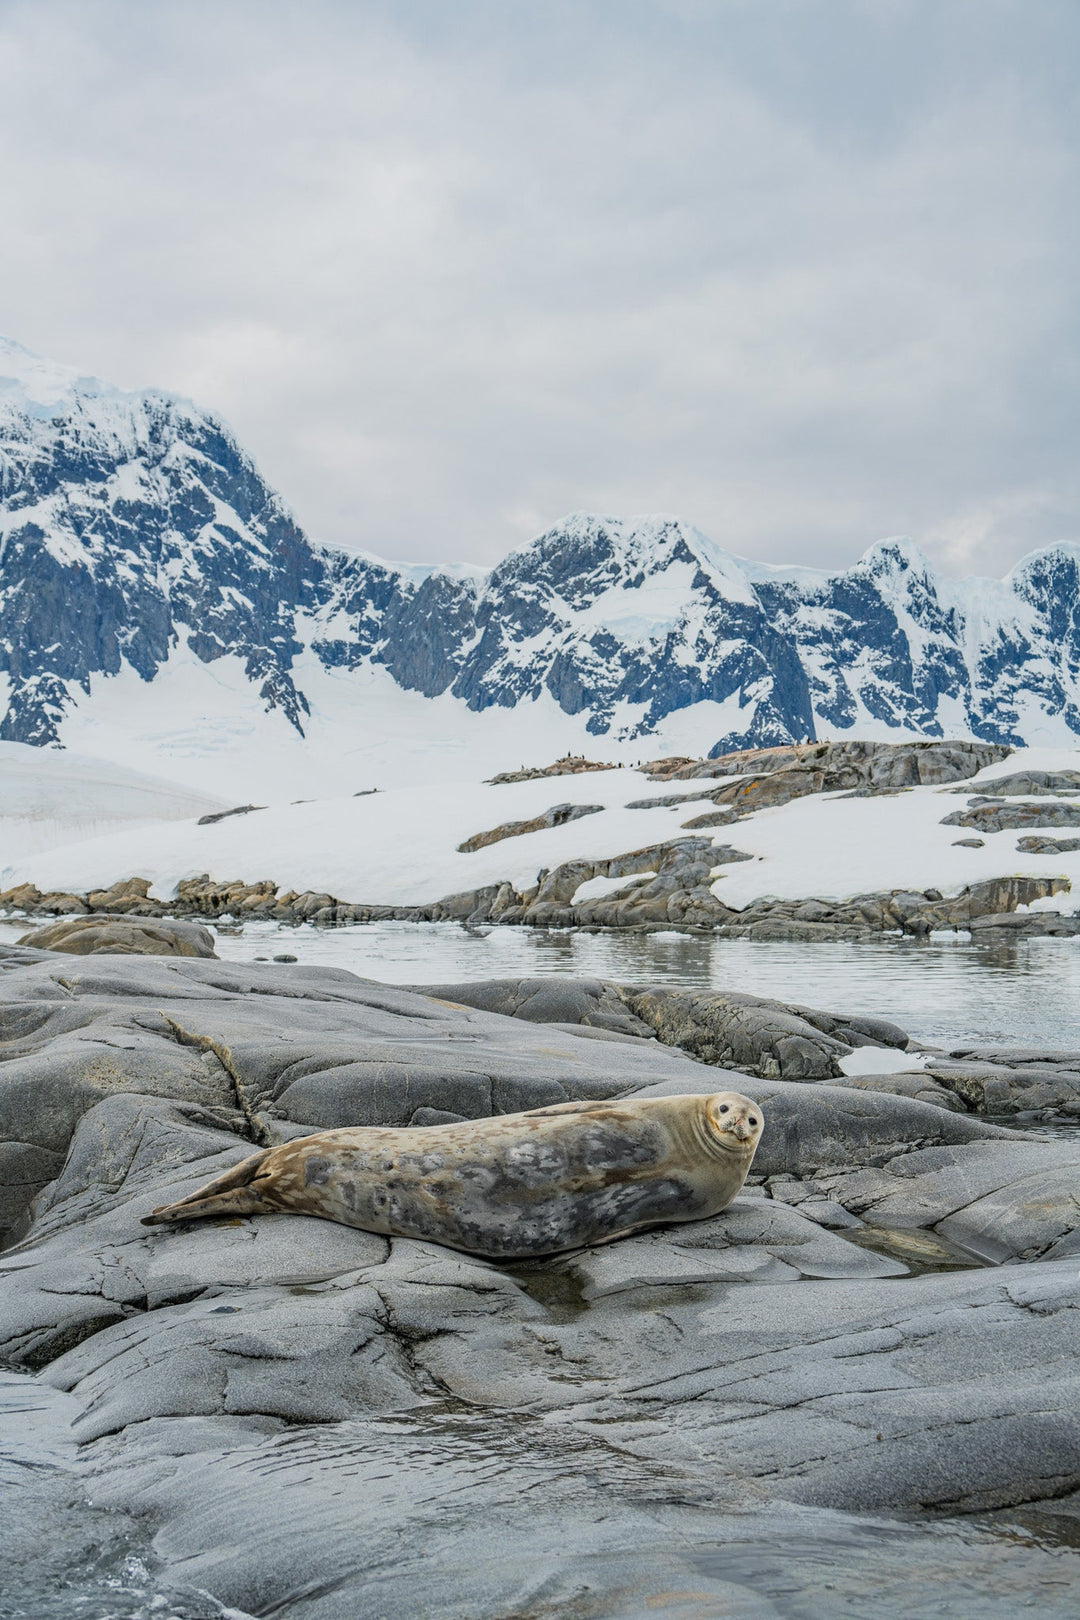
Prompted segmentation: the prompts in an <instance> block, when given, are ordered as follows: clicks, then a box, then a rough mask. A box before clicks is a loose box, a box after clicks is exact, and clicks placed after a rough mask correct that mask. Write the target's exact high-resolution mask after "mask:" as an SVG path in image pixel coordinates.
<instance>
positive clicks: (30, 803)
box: [0, 742, 225, 861]
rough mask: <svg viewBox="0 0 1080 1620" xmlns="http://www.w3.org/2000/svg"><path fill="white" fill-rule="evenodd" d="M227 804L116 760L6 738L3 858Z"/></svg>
mask: <svg viewBox="0 0 1080 1620" xmlns="http://www.w3.org/2000/svg"><path fill="white" fill-rule="evenodd" d="M224 808H225V806H224V804H223V801H222V800H221V799H219V798H217V797H215V796H212V795H211V794H208V793H203V792H199V791H198V790H195V789H191V788H188V787H185V786H184V785H183V783H180V782H170V781H168V780H166V779H165V778H164V777H159V776H148V775H147V774H146V773H145V772H144V771H137V770H131V769H129V768H126V767H124V766H121V765H116V764H113V763H112V762H111V761H109V760H102V759H90V758H87V757H86V756H84V755H81V754H69V753H67V752H64V751H62V750H59V749H52V748H31V747H29V746H28V745H27V744H26V743H14V742H0V861H12V860H15V859H17V858H21V857H24V856H29V855H32V854H35V853H36V852H39V851H41V850H45V849H49V848H51V847H54V846H56V845H58V844H68V843H71V842H73V841H74V840H76V839H78V840H80V841H81V840H84V839H88V838H93V837H95V836H96V835H100V834H102V833H106V832H109V831H111V830H115V829H116V828H117V827H118V826H124V827H128V828H129V827H131V826H132V825H140V826H144V825H152V824H154V823H155V822H162V821H178V820H186V819H190V818H192V817H198V816H203V815H207V814H208V813H210V812H211V811H214V810H221V809H224Z"/></svg>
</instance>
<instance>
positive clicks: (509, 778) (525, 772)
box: [487, 754, 615, 787]
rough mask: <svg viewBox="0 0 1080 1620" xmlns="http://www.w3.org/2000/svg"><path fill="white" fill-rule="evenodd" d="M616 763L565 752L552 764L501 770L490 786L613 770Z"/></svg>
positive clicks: (492, 779)
mask: <svg viewBox="0 0 1080 1620" xmlns="http://www.w3.org/2000/svg"><path fill="white" fill-rule="evenodd" d="M614 769H615V766H614V765H606V764H601V763H600V762H599V761H597V760H595V759H586V758H585V757H584V756H583V755H581V754H564V755H563V757H562V759H557V760H555V762H554V763H553V764H551V765H523V766H522V767H521V769H520V771H500V772H499V774H498V776H492V777H490V778H489V780H488V784H487V785H488V787H502V786H504V785H505V784H506V783H508V782H537V781H539V780H540V778H541V777H542V776H580V775H581V774H582V772H584V771H613V770H614Z"/></svg>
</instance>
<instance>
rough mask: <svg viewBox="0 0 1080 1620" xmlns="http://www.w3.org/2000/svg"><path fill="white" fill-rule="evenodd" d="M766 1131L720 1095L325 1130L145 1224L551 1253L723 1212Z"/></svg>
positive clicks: (758, 1119)
mask: <svg viewBox="0 0 1080 1620" xmlns="http://www.w3.org/2000/svg"><path fill="white" fill-rule="evenodd" d="M761 1127H762V1113H761V1109H760V1108H759V1106H758V1104H757V1103H755V1102H751V1101H750V1099H749V1098H748V1097H743V1096H741V1095H740V1094H739V1093H738V1092H733V1091H721V1092H717V1093H715V1094H714V1095H711V1096H710V1095H696V1096H676V1097H639V1098H633V1097H631V1098H628V1099H626V1100H624V1101H622V1102H571V1103H561V1104H559V1105H558V1106H557V1107H554V1108H534V1109H531V1110H530V1111H529V1112H528V1113H524V1114H502V1115H498V1116H497V1117H495V1118H493V1119H472V1120H462V1121H460V1122H458V1123H455V1124H452V1125H434V1126H426V1127H423V1128H414V1129H404V1130H390V1129H384V1128H382V1127H361V1128H357V1129H355V1130H340V1131H320V1132H319V1133H318V1134H317V1135H314V1136H305V1137H300V1138H298V1139H297V1140H296V1141H293V1142H287V1143H285V1144H284V1145H283V1146H281V1147H275V1148H267V1149H265V1150H264V1151H263V1152H261V1153H254V1154H252V1156H251V1157H250V1158H248V1159H245V1160H244V1161H243V1163H242V1164H238V1165H237V1166H236V1167H235V1168H234V1169H232V1170H228V1171H226V1172H225V1174H224V1175H222V1176H218V1177H217V1179H216V1180H214V1181H211V1182H209V1183H208V1184H207V1186H205V1187H201V1188H200V1189H199V1190H198V1191H197V1192H194V1193H191V1194H190V1195H189V1197H187V1198H183V1199H181V1200H180V1201H179V1202H178V1203H175V1204H168V1205H165V1206H163V1207H162V1208H161V1209H155V1210H154V1212H153V1213H152V1214H151V1215H148V1216H146V1217H145V1218H144V1221H143V1225H144V1226H155V1225H158V1224H163V1223H168V1222H172V1221H187V1220H196V1219H199V1218H200V1217H202V1216H212V1215H232V1216H236V1215H266V1214H275V1213H281V1212H288V1213H292V1214H295V1215H319V1216H322V1217H323V1218H324V1219H325V1220H330V1221H341V1222H343V1223H344V1225H346V1226H358V1227H361V1228H362V1229H363V1230H364V1231H366V1232H382V1233H385V1234H386V1235H388V1236H392V1237H410V1238H423V1239H427V1240H429V1241H432V1242H435V1243H443V1244H446V1245H447V1247H448V1248H451V1249H461V1250H463V1251H464V1252H465V1253H467V1254H479V1255H484V1256H486V1257H487V1258H489V1259H493V1260H512V1259H523V1258H527V1257H529V1256H532V1255H542V1254H556V1253H558V1252H560V1251H561V1250H565V1249H579V1248H583V1247H585V1246H587V1245H589V1244H593V1243H608V1242H610V1241H611V1239H612V1238H618V1237H625V1236H626V1235H627V1233H629V1232H638V1231H641V1229H642V1228H643V1227H647V1226H656V1225H659V1224H661V1223H663V1222H666V1221H697V1220H704V1219H705V1218H707V1217H708V1216H710V1215H716V1214H718V1213H719V1211H720V1210H722V1209H726V1208H727V1206H728V1204H730V1203H731V1201H732V1199H733V1198H734V1197H735V1196H736V1194H737V1193H738V1192H739V1190H740V1188H741V1187H742V1185H743V1182H744V1181H745V1180H746V1175H747V1171H748V1170H749V1169H750V1163H751V1160H752V1159H753V1157H754V1151H755V1149H756V1148H757V1144H758V1141H759V1139H760V1137H761Z"/></svg>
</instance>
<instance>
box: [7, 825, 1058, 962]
mask: <svg viewBox="0 0 1080 1620" xmlns="http://www.w3.org/2000/svg"><path fill="white" fill-rule="evenodd" d="M725 856H726V857H727V858H729V859H736V860H737V859H741V858H745V857H740V856H739V854H738V852H737V851H733V850H725V849H723V848H721V849H717V848H716V846H714V845H712V844H710V843H709V842H708V840H706V839H694V838H685V839H679V840H677V841H676V842H674V843H668V844H657V845H654V846H652V847H651V848H647V849H640V850H634V851H632V852H631V853H629V854H627V855H618V856H613V857H612V858H611V859H610V860H600V861H584V860H582V861H568V862H566V863H565V864H564V865H562V866H559V867H556V868H555V870H554V871H553V872H545V873H541V877H540V881H539V882H538V883H537V884H536V885H535V886H534V887H533V888H532V889H529V890H526V891H525V892H524V893H521V892H519V891H517V890H515V889H514V888H513V886H512V885H511V884H510V883H497V884H488V885H486V886H485V887H483V888H480V889H468V890H466V891H465V892H464V893H462V894H451V895H447V896H446V897H445V898H444V899H442V900H436V901H434V902H432V904H431V905H426V906H371V905H361V904H356V903H353V902H350V901H343V900H339V899H338V898H337V897H336V896H334V895H331V894H313V893H307V894H299V895H298V894H296V893H295V892H294V891H291V890H290V891H286V892H285V893H279V892H278V889H277V885H276V884H275V883H273V882H271V881H267V882H263V883H244V882H241V881H235V882H224V883H218V882H214V881H212V880H211V879H210V878H209V877H207V876H203V877H199V878H192V879H189V880H186V881H182V882H181V883H180V884H178V886H177V895H176V897H175V899H172V900H158V899H156V898H154V897H152V896H151V895H150V893H149V889H150V882H149V879H147V878H139V877H133V878H126V879H123V880H122V881H121V882H119V883H115V884H113V885H112V886H111V887H110V888H108V889H98V890H91V891H90V892H89V893H87V894H56V893H53V894H42V893H41V892H40V890H38V889H37V888H36V887H35V886H34V885H33V884H29V883H24V884H20V885H19V886H18V887H17V888H14V889H7V890H5V891H4V892H3V893H2V894H0V917H4V916H7V917H15V918H19V917H25V918H41V917H81V918H89V917H92V916H97V917H102V918H108V917H135V918H138V917H145V918H191V919H194V920H196V921H201V922H222V921H223V922H226V923H234V922H235V923H242V922H246V921H252V922H254V921H266V922H277V923H283V924H286V925H287V924H296V923H312V924H313V925H314V926H315V927H318V928H334V927H340V926H343V925H346V924H354V923H376V922H411V923H421V922H456V923H467V924H468V925H470V926H472V927H476V926H478V925H480V924H499V925H502V926H514V925H516V926H520V927H526V928H627V929H638V930H641V931H645V932H655V931H657V930H661V929H665V930H666V929H685V930H688V931H690V930H705V931H707V932H709V933H711V934H716V935H717V936H719V937H720V938H723V939H756V940H808V941H813V940H829V939H837V940H850V939H863V938H868V937H872V936H874V935H880V934H906V935H911V936H915V937H919V936H925V935H927V934H929V933H932V932H936V931H952V932H971V933H977V934H979V935H980V936H982V935H984V934H986V933H987V932H989V931H998V932H1000V933H1007V934H1009V935H1026V936H1035V935H1053V936H1072V935H1076V934H1080V916H1077V915H1071V914H1067V913H1063V912H1058V911H1037V912H1030V911H1023V912H1018V910H1017V908H1018V907H1020V906H1029V905H1031V903H1032V902H1033V901H1036V900H1043V899H1048V898H1051V897H1053V896H1054V895H1057V894H1062V893H1067V892H1068V891H1069V889H1070V887H1071V885H1070V882H1069V880H1068V879H1067V878H1063V877H1048V878H1035V877H1003V878H999V879H996V880H991V881H989V882H986V883H973V884H969V885H968V886H967V887H965V888H964V889H962V890H961V892H960V893H959V894H957V895H953V896H950V897H946V896H943V895H942V894H941V892H940V891H939V890H937V889H926V890H923V891H919V890H911V889H891V890H886V891H882V892H879V893H876V894H862V895H854V896H853V897H852V898H851V899H849V900H843V901H837V900H818V899H814V898H809V899H805V900H782V899H773V898H768V899H762V900H758V901H754V902H752V903H751V904H750V905H748V906H746V907H744V908H743V909H741V910H737V909H735V908H733V907H729V906H725V905H723V904H722V903H721V902H720V901H719V900H717V899H716V897H715V895H714V894H713V893H712V890H711V888H710V886H709V883H710V876H711V874H712V873H713V872H714V871H715V868H716V866H717V865H718V864H719V863H721V862H722V861H723V860H724V858H725ZM594 877H603V878H619V877H627V878H631V879H632V878H635V877H636V878H638V879H639V881H638V882H636V883H630V884H628V885H627V888H626V889H625V890H624V891H620V892H618V893H615V894H613V895H611V896H610V897H608V898H605V899H596V900H588V901H585V902H582V903H580V904H578V905H574V904H572V903H571V902H572V897H573V895H574V894H575V893H576V891H577V890H578V889H579V888H580V887H581V885H582V884H583V883H586V882H588V881H589V880H590V879H592V878H594Z"/></svg>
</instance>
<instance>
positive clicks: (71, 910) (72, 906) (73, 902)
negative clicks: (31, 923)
mask: <svg viewBox="0 0 1080 1620" xmlns="http://www.w3.org/2000/svg"><path fill="white" fill-rule="evenodd" d="M34 910H35V911H51V912H52V913H53V915H54V916H57V917H62V916H67V915H72V916H77V915H79V914H80V913H83V912H87V911H89V910H90V907H89V906H88V905H87V903H86V901H85V900H83V899H82V898H81V897H80V896H79V895H77V894H67V893H65V892H63V891H54V892H53V893H50V894H43V895H42V896H41V898H40V900H39V901H38V903H37V905H36V906H35V907H34Z"/></svg>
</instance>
